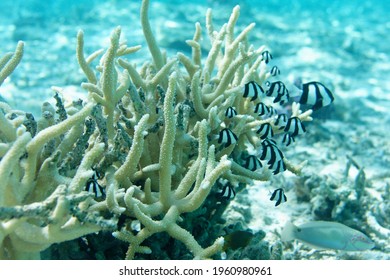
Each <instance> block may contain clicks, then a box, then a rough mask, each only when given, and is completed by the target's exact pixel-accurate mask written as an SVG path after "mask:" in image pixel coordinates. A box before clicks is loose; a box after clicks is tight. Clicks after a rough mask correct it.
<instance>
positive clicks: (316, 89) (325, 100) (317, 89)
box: [298, 81, 334, 110]
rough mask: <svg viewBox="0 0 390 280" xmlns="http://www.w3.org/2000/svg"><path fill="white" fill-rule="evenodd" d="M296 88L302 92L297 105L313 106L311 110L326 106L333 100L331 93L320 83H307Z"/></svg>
mask: <svg viewBox="0 0 390 280" xmlns="http://www.w3.org/2000/svg"><path fill="white" fill-rule="evenodd" d="M298 88H300V89H301V90H302V95H301V98H300V100H299V103H300V104H309V105H313V107H312V109H313V110H318V109H320V108H322V107H325V106H328V105H329V104H331V103H332V102H333V100H334V96H333V94H332V92H331V91H330V90H329V89H328V88H327V87H326V86H324V85H323V84H321V83H320V82H314V81H313V82H308V83H305V84H302V85H301V86H299V85H298Z"/></svg>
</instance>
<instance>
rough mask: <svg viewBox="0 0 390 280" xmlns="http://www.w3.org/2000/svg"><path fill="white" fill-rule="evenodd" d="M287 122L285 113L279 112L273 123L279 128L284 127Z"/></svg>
mask: <svg viewBox="0 0 390 280" xmlns="http://www.w3.org/2000/svg"><path fill="white" fill-rule="evenodd" d="M286 123H287V115H286V114H279V115H278V116H277V118H276V121H275V125H276V126H279V128H280V129H282V128H284V127H285V126H286Z"/></svg>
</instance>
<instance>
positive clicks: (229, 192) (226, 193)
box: [218, 183, 236, 200]
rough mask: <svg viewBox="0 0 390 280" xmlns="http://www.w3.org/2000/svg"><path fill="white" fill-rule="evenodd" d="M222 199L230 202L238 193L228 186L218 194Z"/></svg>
mask: <svg viewBox="0 0 390 280" xmlns="http://www.w3.org/2000/svg"><path fill="white" fill-rule="evenodd" d="M218 196H219V197H220V198H223V199H226V200H230V199H232V198H234V197H235V196H236V192H235V191H234V188H233V186H232V185H231V184H229V183H228V184H226V185H224V186H223V189H222V190H221V191H220V192H219V193H218Z"/></svg>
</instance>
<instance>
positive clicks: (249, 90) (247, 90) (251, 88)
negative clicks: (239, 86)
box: [243, 81, 264, 101]
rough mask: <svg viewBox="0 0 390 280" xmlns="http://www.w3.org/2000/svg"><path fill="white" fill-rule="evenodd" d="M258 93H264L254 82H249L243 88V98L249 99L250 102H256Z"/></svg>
mask: <svg viewBox="0 0 390 280" xmlns="http://www.w3.org/2000/svg"><path fill="white" fill-rule="evenodd" d="M260 93H264V90H263V88H262V87H261V86H259V85H258V84H257V83H256V82H254V81H251V82H249V83H247V84H245V86H244V94H243V97H245V98H247V97H248V98H251V101H253V100H256V99H257V97H258V96H259V95H260Z"/></svg>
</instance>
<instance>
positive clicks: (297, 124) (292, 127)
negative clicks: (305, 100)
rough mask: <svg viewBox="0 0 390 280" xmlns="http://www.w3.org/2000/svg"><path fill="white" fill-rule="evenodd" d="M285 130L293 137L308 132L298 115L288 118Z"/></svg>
mask: <svg viewBox="0 0 390 280" xmlns="http://www.w3.org/2000/svg"><path fill="white" fill-rule="evenodd" d="M284 131H285V132H287V133H289V134H290V135H291V136H292V137H296V136H298V135H299V134H303V133H305V132H306V128H305V125H304V124H303V123H302V121H301V120H300V119H299V118H298V117H291V118H289V119H288V121H287V124H286V126H285V128H284Z"/></svg>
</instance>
